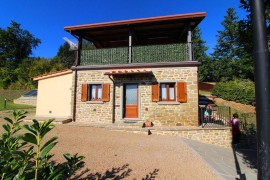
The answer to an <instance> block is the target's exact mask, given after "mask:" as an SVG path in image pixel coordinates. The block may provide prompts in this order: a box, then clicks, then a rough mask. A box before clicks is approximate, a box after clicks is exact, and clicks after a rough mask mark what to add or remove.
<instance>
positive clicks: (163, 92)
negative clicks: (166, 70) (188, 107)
mask: <svg viewBox="0 0 270 180" xmlns="http://www.w3.org/2000/svg"><path fill="white" fill-rule="evenodd" d="M160 97H161V101H175V83H160Z"/></svg>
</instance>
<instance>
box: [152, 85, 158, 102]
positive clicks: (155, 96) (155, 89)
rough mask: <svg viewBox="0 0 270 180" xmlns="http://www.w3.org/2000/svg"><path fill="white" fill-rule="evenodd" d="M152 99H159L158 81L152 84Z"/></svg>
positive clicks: (155, 100) (154, 100) (156, 100)
mask: <svg viewBox="0 0 270 180" xmlns="http://www.w3.org/2000/svg"><path fill="white" fill-rule="evenodd" d="M152 101H153V102H158V101H159V84H158V83H153V84H152Z"/></svg>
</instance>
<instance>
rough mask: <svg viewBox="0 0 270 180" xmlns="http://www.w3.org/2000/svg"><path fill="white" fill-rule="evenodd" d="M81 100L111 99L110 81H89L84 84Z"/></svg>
mask: <svg viewBox="0 0 270 180" xmlns="http://www.w3.org/2000/svg"><path fill="white" fill-rule="evenodd" d="M81 87H82V91H81V101H82V102H86V101H94V102H95V101H105V102H106V101H110V84H109V83H103V84H98V83H88V84H82V86H81Z"/></svg>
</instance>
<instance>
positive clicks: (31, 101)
mask: <svg viewBox="0 0 270 180" xmlns="http://www.w3.org/2000/svg"><path fill="white" fill-rule="evenodd" d="M13 103H14V104H25V105H31V106H36V105H37V97H20V98H18V99H14V100H13Z"/></svg>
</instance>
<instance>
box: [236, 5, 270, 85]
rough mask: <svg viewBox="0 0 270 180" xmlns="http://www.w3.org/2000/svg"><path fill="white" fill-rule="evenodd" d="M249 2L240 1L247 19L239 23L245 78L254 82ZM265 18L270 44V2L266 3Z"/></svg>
mask: <svg viewBox="0 0 270 180" xmlns="http://www.w3.org/2000/svg"><path fill="white" fill-rule="evenodd" d="M249 2H250V1H249V0H240V8H242V9H243V10H245V11H246V13H247V16H246V18H245V19H241V20H240V21H239V44H241V45H242V48H241V50H242V51H243V53H242V56H241V62H240V63H241V66H242V75H243V77H244V78H246V79H251V80H254V68H253V60H252V52H253V47H252V27H251V11H250V4H249ZM265 18H266V28H267V36H268V42H270V41H269V40H270V1H265Z"/></svg>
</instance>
